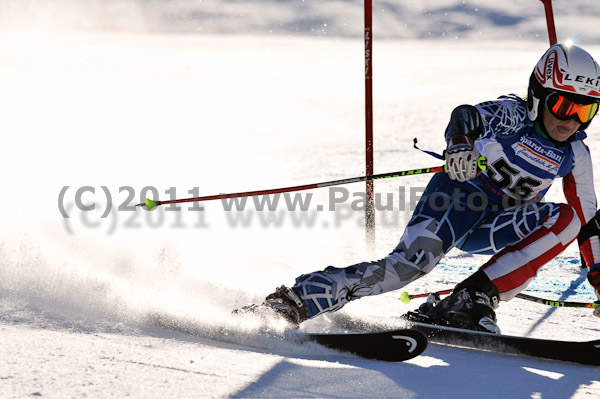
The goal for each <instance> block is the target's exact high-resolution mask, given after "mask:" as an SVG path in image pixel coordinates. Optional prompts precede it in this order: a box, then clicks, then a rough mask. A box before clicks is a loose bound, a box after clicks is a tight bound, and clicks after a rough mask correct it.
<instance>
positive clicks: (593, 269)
mask: <svg viewBox="0 0 600 399" xmlns="http://www.w3.org/2000/svg"><path fill="white" fill-rule="evenodd" d="M587 278H588V281H589V282H590V284H591V286H592V287H594V292H595V293H596V297H598V300H600V263H596V264H595V265H591V266H590V271H589V272H588V275H587ZM594 316H598V317H600V307H598V306H597V307H596V308H594Z"/></svg>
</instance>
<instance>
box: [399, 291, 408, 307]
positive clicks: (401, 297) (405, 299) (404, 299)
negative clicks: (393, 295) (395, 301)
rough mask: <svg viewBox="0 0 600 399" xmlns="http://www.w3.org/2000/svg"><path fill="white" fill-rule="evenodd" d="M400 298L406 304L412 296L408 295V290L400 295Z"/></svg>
mask: <svg viewBox="0 0 600 399" xmlns="http://www.w3.org/2000/svg"><path fill="white" fill-rule="evenodd" d="M400 300H401V301H402V303H404V304H405V305H408V304H409V303H410V296H409V295H408V292H406V291H404V292H403V293H402V295H400Z"/></svg>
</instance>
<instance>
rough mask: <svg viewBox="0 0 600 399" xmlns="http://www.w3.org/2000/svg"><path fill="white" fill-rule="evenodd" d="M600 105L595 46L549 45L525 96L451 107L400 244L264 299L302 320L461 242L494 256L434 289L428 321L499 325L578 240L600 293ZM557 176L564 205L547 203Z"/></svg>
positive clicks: (405, 280)
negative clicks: (441, 162)
mask: <svg viewBox="0 0 600 399" xmlns="http://www.w3.org/2000/svg"><path fill="white" fill-rule="evenodd" d="M599 103H600V67H599V66H598V64H597V63H596V61H595V60H594V59H593V58H592V57H591V55H590V54H589V53H588V52H586V51H585V50H583V49H582V48H580V47H578V46H574V45H571V46H567V45H564V44H557V45H554V46H552V47H550V49H548V50H547V51H546V53H545V54H544V55H543V56H542V58H541V59H540V60H539V61H538V63H537V65H536V66H535V68H534V70H533V72H532V74H531V77H530V80H529V87H528V94H527V97H526V98H521V97H519V96H517V95H514V94H511V95H507V96H502V97H500V98H498V99H497V100H495V101H489V102H483V103H480V104H477V105H475V106H472V105H461V106H459V107H457V108H456V109H454V111H453V112H452V115H451V117H450V122H449V124H448V127H447V128H446V132H445V138H446V143H447V148H446V150H445V154H444V155H445V162H446V166H447V173H438V174H435V175H434V176H433V177H432V178H431V180H430V182H429V184H428V186H427V188H426V190H425V192H424V193H423V196H422V197H421V199H420V201H419V203H418V205H417V207H416V210H415V212H414V214H413V215H412V218H411V220H410V222H409V223H408V226H407V227H406V230H405V231H404V234H403V235H402V237H401V239H400V243H399V244H398V246H397V247H396V248H395V249H394V250H393V251H392V253H390V254H389V255H388V256H387V257H385V258H384V259H381V260H378V261H375V262H363V263H359V264H355V265H352V266H348V267H345V268H336V267H333V266H330V267H327V268H326V269H325V270H322V271H316V272H313V273H309V274H304V275H301V276H300V277H298V278H297V279H296V283H295V285H294V286H293V287H291V288H287V287H285V286H281V287H280V288H277V289H276V292H275V293H273V294H271V295H269V296H268V297H267V298H266V300H265V302H264V305H266V306H267V307H270V308H273V309H274V310H275V311H277V312H278V313H280V314H282V315H283V316H284V317H286V318H287V319H289V320H290V321H292V322H294V323H300V322H302V321H305V320H307V319H310V318H313V317H316V316H318V315H320V314H322V313H325V312H331V311H335V310H338V309H340V308H341V307H342V306H344V305H345V304H346V303H348V302H349V301H352V300H354V299H358V298H361V297H364V296H368V295H376V294H381V293H384V292H388V291H392V290H397V289H399V288H402V287H404V286H405V285H407V284H409V283H410V282H412V281H414V280H416V279H418V278H420V277H422V276H424V275H425V274H427V273H429V272H430V271H431V270H432V269H433V268H434V267H435V266H436V264H437V263H438V262H439V261H440V259H441V258H442V257H443V256H444V255H445V254H446V253H448V251H450V250H451V249H452V248H454V247H457V248H459V249H461V250H463V251H466V252H469V253H476V254H490V255H493V256H492V257H491V258H490V259H489V261H488V262H486V263H485V264H484V265H483V266H481V268H480V269H479V270H478V271H477V272H475V273H474V274H473V275H471V276H470V277H468V278H467V279H466V280H464V281H462V282H461V283H459V284H458V285H457V286H456V287H455V288H454V290H453V293H452V294H451V295H450V296H448V297H446V298H445V299H443V300H442V301H439V299H435V298H430V300H428V301H427V303H424V304H423V305H421V307H420V308H419V312H420V313H421V314H423V315H424V317H425V318H427V319H429V320H430V321H431V322H435V323H442V324H446V325H450V326H454V327H459V328H468V329H474V330H481V331H489V332H494V333H499V332H500V330H499V328H498V325H497V323H496V314H495V312H494V309H495V308H496V307H497V306H498V303H499V301H508V300H510V299H512V298H513V297H514V296H515V295H516V294H518V293H519V292H521V291H522V290H524V289H525V288H526V287H527V285H528V284H529V282H530V281H531V280H532V279H533V278H534V277H535V276H536V273H537V271H538V270H539V269H540V268H541V267H542V266H543V265H544V264H545V263H546V262H548V261H549V260H551V259H553V258H554V257H556V256H557V255H558V254H560V253H561V252H562V251H563V250H564V249H565V248H566V247H567V246H568V245H569V244H570V243H571V242H572V241H574V240H575V239H576V238H579V248H580V250H581V253H582V256H583V258H584V260H585V262H586V264H587V265H588V267H589V271H588V280H589V282H590V284H591V285H592V286H593V287H594V291H595V293H596V295H597V296H598V299H600V237H599V234H600V227H599V226H600V212H598V213H596V195H595V192H594V181H593V175H592V161H591V157H590V153H589V150H588V148H587V147H586V146H585V144H584V143H583V139H584V138H585V137H586V134H585V132H584V129H586V128H587V127H588V126H589V125H590V122H591V120H592V118H593V117H594V116H595V115H596V113H597V112H598V106H599ZM481 155H483V156H484V157H485V158H487V163H488V167H487V169H486V170H484V171H482V170H481V169H480V168H479V167H478V163H477V161H478V159H479V157H480V156H481ZM557 178H562V182H563V190H564V194H565V198H566V201H567V204H564V203H551V202H542V198H543V197H544V194H545V193H546V192H547V190H548V189H549V187H550V185H551V184H552V183H553V182H554V180H556V179H557ZM582 226H584V228H583V229H582ZM580 231H581V232H580ZM432 299H435V300H432ZM595 315H596V316H600V312H598V311H595Z"/></svg>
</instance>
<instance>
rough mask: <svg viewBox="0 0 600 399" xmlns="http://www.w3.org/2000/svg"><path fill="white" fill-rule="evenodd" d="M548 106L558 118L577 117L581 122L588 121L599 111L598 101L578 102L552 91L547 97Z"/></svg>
mask: <svg viewBox="0 0 600 399" xmlns="http://www.w3.org/2000/svg"><path fill="white" fill-rule="evenodd" d="M546 107H547V108H548V111H550V112H551V113H552V115H554V116H555V117H556V118H557V119H560V120H563V121H564V120H568V119H572V118H575V119H576V120H577V121H578V122H579V123H587V122H589V121H591V120H592V118H593V117H594V116H595V115H596V113H597V112H598V103H597V102H594V103H591V104H584V105H582V104H577V103H576V102H574V101H571V100H570V99H569V98H567V97H565V96H562V95H560V94H558V93H552V94H550V95H549V96H548V97H547V98H546Z"/></svg>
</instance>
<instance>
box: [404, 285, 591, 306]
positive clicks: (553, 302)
mask: <svg viewBox="0 0 600 399" xmlns="http://www.w3.org/2000/svg"><path fill="white" fill-rule="evenodd" d="M451 292H452V290H451V289H449V290H443V291H438V292H437V294H439V295H448V294H450V293H451ZM432 294H436V292H427V293H423V294H413V295H410V294H409V293H408V292H403V293H402V295H400V300H401V301H402V302H403V303H405V304H408V303H410V300H411V299H414V298H425V297H428V296H429V295H432ZM516 297H517V298H520V299H524V300H526V301H532V302H536V303H541V304H543V305H547V306H553V307H556V308H590V309H595V308H596V307H600V301H595V302H571V301H559V300H551V299H544V298H538V297H535V296H533V295H528V294H517V295H516Z"/></svg>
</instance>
